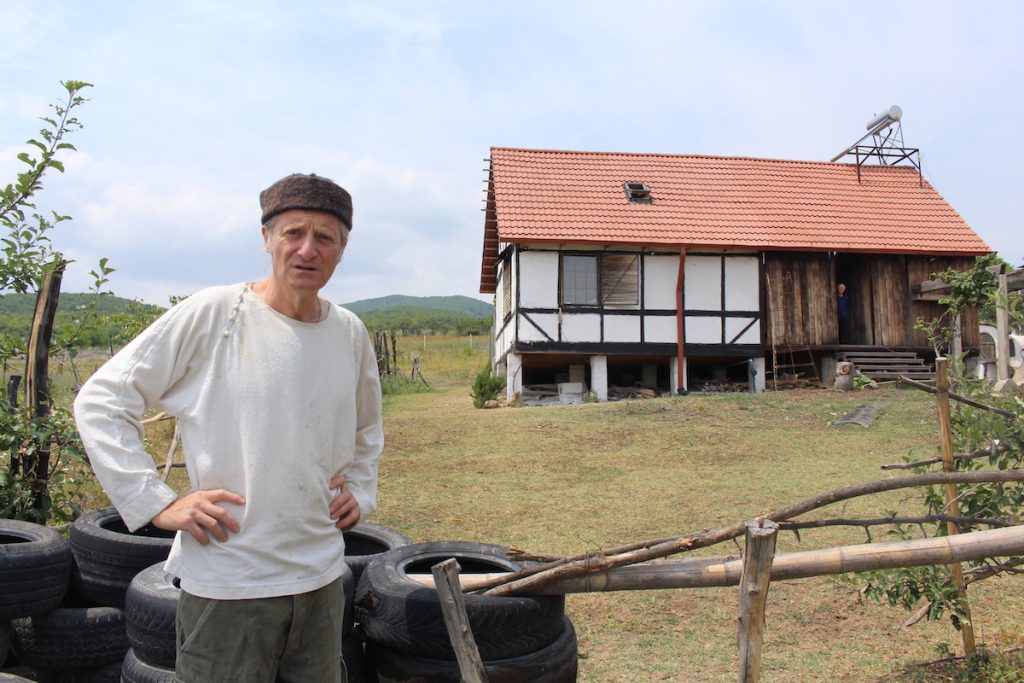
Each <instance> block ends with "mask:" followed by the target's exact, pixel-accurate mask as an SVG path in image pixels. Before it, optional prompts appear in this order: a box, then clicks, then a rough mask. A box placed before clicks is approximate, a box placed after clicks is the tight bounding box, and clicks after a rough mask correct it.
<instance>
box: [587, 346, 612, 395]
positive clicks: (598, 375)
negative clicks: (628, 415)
mask: <svg viewBox="0 0 1024 683" xmlns="http://www.w3.org/2000/svg"><path fill="white" fill-rule="evenodd" d="M590 390H591V391H593V392H594V393H595V394H597V400H598V401H607V400H608V356H591V357H590Z"/></svg>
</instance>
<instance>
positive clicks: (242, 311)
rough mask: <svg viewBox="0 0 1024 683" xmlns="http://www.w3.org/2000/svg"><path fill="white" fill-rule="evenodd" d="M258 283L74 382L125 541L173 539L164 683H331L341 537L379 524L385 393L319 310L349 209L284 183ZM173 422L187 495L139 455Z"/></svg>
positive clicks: (339, 197) (170, 315)
mask: <svg viewBox="0 0 1024 683" xmlns="http://www.w3.org/2000/svg"><path fill="white" fill-rule="evenodd" d="M260 207H261V209H262V234H263V243H264V247H265V250H266V251H267V252H268V253H269V254H270V263H271V268H270V271H271V272H270V274H269V275H268V276H267V277H265V278H263V279H262V280H259V281H256V282H249V283H240V284H234V285H227V286H216V287H211V288H208V289H205V290H202V291H200V292H197V293H196V294H193V295H192V296H190V297H188V298H187V299H185V300H184V301H183V302H181V303H180V304H178V305H177V306H175V307H173V308H172V309H170V310H169V311H168V312H167V313H166V314H164V315H163V316H162V317H161V318H160V319H159V320H157V321H156V322H155V323H153V324H152V325H151V326H150V327H149V328H148V329H147V330H146V331H144V332H143V333H142V334H141V335H139V336H138V337H137V338H136V339H135V340H133V341H132V342H131V343H130V344H128V345H127V346H126V347H125V348H124V349H122V350H121V351H120V352H119V353H118V354H116V355H115V356H114V357H113V358H111V359H110V361H108V362H107V363H106V364H105V365H104V366H103V367H101V368H100V369H99V370H97V371H96V373H95V374H94V375H93V376H92V377H91V378H90V379H89V380H88V382H86V384H85V385H84V386H83V387H82V389H81V391H80V392H79V394H78V397H77V399H76V400H75V418H76V420H77V423H78V428H79V431H80V433H81V436H82V441H83V443H84V445H85V448H86V452H87V453H88V456H89V460H90V463H91V464H92V467H93V470H94V471H95V473H96V476H97V478H98V479H99V481H100V483H101V484H102V485H103V488H104V489H105V490H106V492H107V494H108V495H109V497H110V499H111V501H112V502H113V504H114V505H115V506H116V507H117V509H118V511H119V512H120V514H121V517H122V518H123V520H124V522H125V524H126V526H127V527H128V528H129V529H130V530H135V529H138V528H139V527H142V526H143V525H145V524H147V523H149V522H152V523H153V524H154V525H155V526H157V527H159V528H162V529H169V530H175V531H177V532H178V533H177V535H176V537H175V541H174V545H173V547H172V550H171V553H170V556H169V558H168V560H167V563H166V569H167V571H168V572H169V573H171V574H174V575H175V576H178V577H180V579H181V589H182V595H181V600H180V602H179V605H178V624H177V639H178V641H177V646H178V654H177V666H176V680H178V681H182V682H185V683H195V682H198V681H202V682H203V683H210V682H214V681H246V682H247V683H249V682H263V681H265V682H266V683H272V682H273V681H284V682H296V683H297V682H302V683H307V682H328V681H329V682H334V681H341V680H343V675H344V670H343V665H342V663H341V627H342V613H343V607H344V592H343V587H342V582H341V578H340V577H341V574H342V572H343V563H344V551H345V542H344V537H343V535H342V530H344V529H348V528H350V527H352V526H353V525H354V524H356V523H357V522H358V521H359V520H360V519H362V518H364V517H365V516H367V515H369V514H370V513H371V512H373V511H374V509H375V508H376V498H377V469H378V460H379V457H380V453H381V450H382V448H383V431H382V426H381V395H380V382H379V378H378V374H377V363H376V358H375V354H374V350H373V346H372V344H371V343H370V339H369V336H368V335H367V332H366V329H365V327H363V325H362V323H361V322H360V321H359V319H358V318H357V317H356V316H355V315H353V314H352V313H350V312H348V311H346V310H345V309H342V308H340V307H338V306H335V305H332V304H330V303H328V302H327V301H325V300H323V299H321V298H320V296H319V291H320V290H321V288H322V287H323V286H324V285H326V284H327V282H328V281H329V280H330V279H331V276H332V275H333V273H334V270H335V268H336V266H337V265H338V264H339V262H340V261H341V257H342V254H343V253H344V251H345V247H346V245H347V244H348V239H349V234H350V232H351V230H352V199H351V197H350V195H349V193H348V192H346V191H345V190H344V189H343V188H341V187H340V186H338V185H337V184H335V183H334V182H333V181H331V180H328V179H327V178H324V177H321V176H317V175H303V174H294V175H290V176H288V177H286V178H283V179H281V180H279V181H277V182H276V183H274V184H273V185H271V186H270V187H269V188H268V189H266V190H265V191H263V192H262V193H260ZM150 408H159V409H161V410H164V411H166V412H167V413H168V414H169V415H173V416H175V417H176V418H177V419H178V424H179V427H180V430H181V435H182V443H183V445H184V452H185V461H186V465H187V467H188V474H189V480H190V483H191V486H192V490H191V491H190V492H188V493H185V494H182V495H178V494H177V493H175V491H174V490H173V489H171V488H170V487H169V486H168V485H167V484H165V483H164V482H163V481H161V480H160V479H159V478H158V477H157V473H156V471H155V469H154V467H153V460H152V458H151V457H150V456H149V455H147V454H146V452H145V451H144V450H143V427H142V424H141V420H142V416H143V413H144V411H146V410H147V409H150Z"/></svg>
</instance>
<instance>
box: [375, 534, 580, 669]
mask: <svg viewBox="0 0 1024 683" xmlns="http://www.w3.org/2000/svg"><path fill="white" fill-rule="evenodd" d="M507 550H508V549H507V548H504V547H501V546H496V545H488V544H484V543H473V542H468V541H446V542H434V543H416V544H413V545H407V546H403V547H400V548H395V549H394V550H390V551H388V552H387V553H385V554H384V555H381V556H380V557H379V558H377V560H376V561H374V562H372V563H370V564H369V565H368V566H367V568H366V571H364V572H363V576H362V578H361V579H360V580H359V585H358V586H357V587H356V620H357V621H358V622H359V624H360V626H361V628H362V631H363V633H364V635H365V637H366V640H367V641H368V643H373V644H375V645H381V646H383V647H385V648H388V649H391V650H396V651H398V652H404V653H407V654H410V655H416V656H419V657H432V658H436V659H449V660H454V659H455V651H454V650H453V649H452V645H451V641H450V640H449V637H448V630H447V629H446V627H445V624H444V616H443V615H442V612H441V604H440V602H439V600H438V596H437V591H436V590H434V588H433V587H430V588H427V587H424V586H421V585H420V584H418V583H416V582H415V581H412V580H411V579H409V578H408V574H427V575H429V574H430V568H431V567H432V566H433V565H435V564H437V563H438V562H442V561H444V560H447V559H449V558H455V559H456V560H458V562H459V565H460V566H461V568H462V571H464V572H495V571H515V570H517V569H520V568H521V567H522V566H523V565H522V563H519V562H513V561H512V560H509V559H508V558H507V557H506V551H507ZM464 600H465V604H466V614H467V616H468V617H469V624H470V627H471V628H472V630H473V636H474V638H475V639H476V643H477V646H478V647H479V650H480V656H481V657H482V658H483V659H486V660H497V659H507V658H510V657H519V656H521V655H525V654H528V653H530V652H535V651H537V650H540V649H541V648H543V647H544V646H546V645H548V644H550V643H551V642H553V641H554V640H555V639H556V638H557V637H558V635H559V633H561V631H562V628H563V626H562V620H563V618H564V615H565V597H564V596H561V595H557V596H554V595H552V596H522V597H494V596H490V595H479V594H472V593H471V594H467V595H465V596H464Z"/></svg>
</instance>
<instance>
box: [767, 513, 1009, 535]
mask: <svg viewBox="0 0 1024 683" xmlns="http://www.w3.org/2000/svg"><path fill="white" fill-rule="evenodd" d="M932 522H952V523H954V524H972V525H973V524H986V525H988V526H995V527H1007V526H1013V525H1014V523H1013V522H1011V521H1009V520H1006V519H999V518H995V517H964V516H953V515H921V516H919V517H896V516H893V517H876V518H874V519H844V518H842V517H840V518H836V519H815V520H809V521H806V522H779V529H780V530H782V531H795V530H797V529H819V528H821V527H827V526H858V527H865V528H866V527H872V526H884V525H886V524H918V525H920V524H929V523H932Z"/></svg>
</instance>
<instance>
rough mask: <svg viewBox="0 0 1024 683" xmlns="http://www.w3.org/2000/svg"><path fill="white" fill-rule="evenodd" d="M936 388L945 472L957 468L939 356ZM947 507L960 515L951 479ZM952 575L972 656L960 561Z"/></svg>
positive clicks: (951, 530) (945, 374)
mask: <svg viewBox="0 0 1024 683" xmlns="http://www.w3.org/2000/svg"><path fill="white" fill-rule="evenodd" d="M935 389H936V394H935V398H936V403H937V404H938V412H939V440H940V442H941V444H942V471H943V472H952V471H953V436H952V434H951V432H950V427H949V359H948V358H936V359H935ZM945 491H946V509H945V510H943V512H945V513H946V514H948V515H952V516H954V517H956V516H958V515H959V514H960V505H959V504H958V503H957V492H956V484H954V483H953V482H947V483H946V485H945ZM946 532H947V533H948V534H949V535H950V536H955V535H957V534H958V533H960V528H959V527H958V526H957V525H956V524H955V523H953V522H946ZM949 570H950V574H952V577H953V584H954V585H955V586H956V592H957V603H958V604H959V606H960V609H961V610H963V614H964V619H963V620H962V621H961V623H960V635H961V637H962V638H963V642H964V656H965V657H970V656H971V655H973V654H974V625H973V624H972V623H971V605H970V603H968V602H967V586H966V584H964V573H963V568H961V566H960V563H959V562H953V563H952V564H950V565H949Z"/></svg>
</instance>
